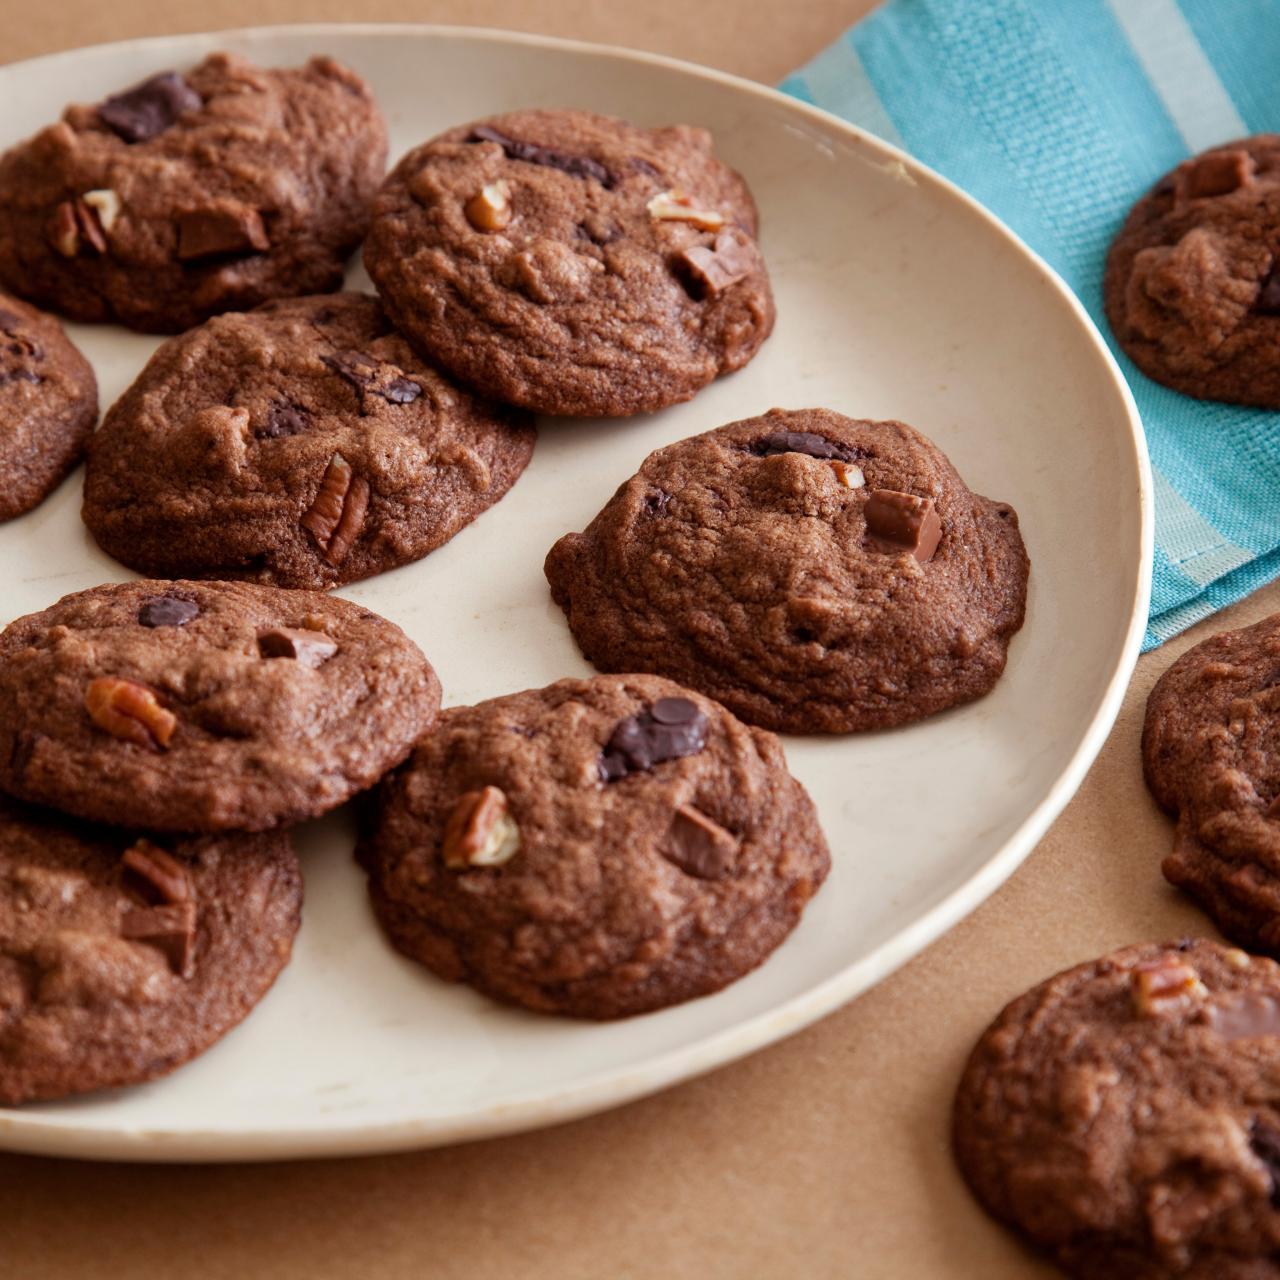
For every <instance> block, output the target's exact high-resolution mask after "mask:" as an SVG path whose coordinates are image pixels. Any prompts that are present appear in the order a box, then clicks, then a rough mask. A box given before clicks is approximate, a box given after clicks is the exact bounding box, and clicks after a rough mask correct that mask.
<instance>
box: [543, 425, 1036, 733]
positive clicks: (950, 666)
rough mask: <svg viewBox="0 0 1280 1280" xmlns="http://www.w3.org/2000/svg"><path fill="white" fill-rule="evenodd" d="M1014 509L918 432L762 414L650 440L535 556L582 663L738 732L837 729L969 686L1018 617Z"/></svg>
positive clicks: (1023, 568) (888, 721) (994, 669)
mask: <svg viewBox="0 0 1280 1280" xmlns="http://www.w3.org/2000/svg"><path fill="white" fill-rule="evenodd" d="M1028 571H1029V564H1028V560H1027V554H1026V551H1025V550H1024V549H1023V545H1022V538H1021V536H1020V534H1019V532H1018V517H1017V515H1016V514H1015V513H1014V511H1013V509H1012V508H1011V507H1009V506H1008V505H1007V504H1005V503H1001V502H992V501H990V500H989V499H987V498H980V497H978V496H976V495H975V494H972V493H970V492H969V490H968V489H967V488H966V487H965V484H964V481H963V480H961V479H960V477H959V476H958V475H957V474H956V472H955V469H954V468H953V467H952V466H951V464H950V463H949V462H948V461H947V459H946V458H945V457H944V456H943V454H942V453H941V452H940V451H939V450H938V449H937V447H936V446H934V445H933V444H931V443H930V442H929V441H928V440H926V439H925V438H924V436H922V435H921V434H920V433H919V432H917V431H914V430H913V429H912V428H911V427H908V426H906V425H904V424H903V423H901V422H861V421H855V420H854V419H851V418H846V417H843V416H842V415H841V414H838V413H833V412H831V411H830V410H828V409H806V410H800V411H795V412H787V411H783V410H781V409H774V410H771V411H770V412H769V413H767V414H765V415H764V416H763V417H760V418H749V419H747V420H745V421H743V422H734V423H731V424H730V425H729V426H726V427H720V428H719V429H717V430H715V431H708V432H707V433H706V434H704V435H700V436H694V437H692V438H691V439H688V440H682V441H680V442H679V443H677V444H673V445H669V446H668V447H667V448H665V449H659V450H658V451H657V452H656V453H653V454H650V455H649V457H648V458H646V459H645V461H644V463H643V465H642V466H641V468H640V470H639V471H638V472H637V473H636V475H634V476H633V477H632V478H631V479H630V480H628V481H627V482H626V483H625V484H624V485H623V486H622V487H621V488H620V489H619V490H618V492H617V493H615V494H614V496H613V498H612V499H610V501H609V503H608V505H607V506H605V508H604V510H603V511H601V512H600V514H599V515H598V516H596V518H595V519H594V520H593V521H592V522H591V524H590V525H589V526H588V527H587V529H586V531H585V532H584V533H572V534H568V535H566V536H565V537H563V538H561V539H560V541H559V542H557V543H556V545H555V546H554V547H552V549H551V552H550V554H549V555H548V556H547V561H546V573H547V578H548V580H549V581H550V583H551V594H552V596H553V597H554V598H555V601H556V603H557V604H559V605H560V606H561V607H562V608H563V609H564V611H565V613H566V614H567V615H568V618H569V627H570V629H571V630H572V631H573V634H574V637H575V638H576V640H577V641H578V644H579V645H580V646H581V647H582V652H583V654H584V655H585V656H586V658H587V659H588V661H590V662H592V663H594V664H595V665H596V666H597V667H599V668H600V669H601V670H604V671H654V672H657V673H659V674H661V675H664V676H669V677H671V679H673V680H679V681H680V682H681V683H682V684H687V685H689V686H690V687H691V688H694V689H698V690H700V691H701V692H702V693H705V694H707V695H708V696H710V697H713V698H716V699H718V700H719V701H720V702H723V703H724V704H725V706H727V707H728V708H729V709H730V710H731V711H733V712H734V713H735V714H736V715H739V716H741V717H742V718H743V719H744V720H746V721H748V722H749V723H751V724H757V725H761V726H763V727H765V728H767V729H774V730H778V731H782V732H791V733H847V732H850V731H853V730H861V729H878V728H883V727H885V726H887V725H893V724H899V723H902V722H904V721H908V720H917V719H919V718H920V717H922V716H926V715H929V714H931V713H932V712H935V711H940V710H942V709H943V708H944V707H950V706H954V705H956V704H957V703H961V702H968V701H969V700H971V699H973V698H978V697H981V696H982V695H983V694H984V693H986V692H987V691H988V690H989V689H990V688H991V686H992V685H993V684H995V682H996V680H997V679H998V678H999V676H1000V673H1001V672H1002V671H1003V670H1004V665H1005V657H1006V651H1007V649H1008V645H1009V640H1010V638H1011V636H1012V635H1013V633H1014V632H1015V631H1017V630H1018V628H1019V627H1020V626H1021V625H1022V618H1023V609H1024V605H1025V601H1026V592H1027V575H1028Z"/></svg>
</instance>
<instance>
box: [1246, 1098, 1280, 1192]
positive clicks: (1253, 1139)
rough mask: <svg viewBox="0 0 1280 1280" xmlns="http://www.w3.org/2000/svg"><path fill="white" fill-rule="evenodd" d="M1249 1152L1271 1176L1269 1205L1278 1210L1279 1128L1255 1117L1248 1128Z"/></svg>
mask: <svg viewBox="0 0 1280 1280" xmlns="http://www.w3.org/2000/svg"><path fill="white" fill-rule="evenodd" d="M1249 1150H1250V1151H1252V1152H1253V1154H1254V1155H1255V1156H1257V1157H1258V1159H1259V1160H1261V1161H1262V1163H1263V1165H1264V1166H1265V1167H1266V1170H1267V1172H1268V1173H1269V1174H1270V1175H1271V1203H1272V1205H1273V1206H1274V1207H1275V1208H1277V1209H1280V1128H1277V1127H1276V1125H1275V1123H1274V1122H1273V1121H1271V1120H1269V1119H1268V1118H1267V1117H1266V1116H1255V1117H1254V1121H1253V1124H1252V1125H1251V1126H1250V1128H1249Z"/></svg>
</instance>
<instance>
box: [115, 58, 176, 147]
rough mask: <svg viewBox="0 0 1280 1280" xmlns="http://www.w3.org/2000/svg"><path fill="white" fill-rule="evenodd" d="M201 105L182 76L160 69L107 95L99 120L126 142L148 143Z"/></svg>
mask: <svg viewBox="0 0 1280 1280" xmlns="http://www.w3.org/2000/svg"><path fill="white" fill-rule="evenodd" d="M200 105H201V101H200V95H199V94H198V93H197V92H196V91H195V90H194V89H193V88H192V87H191V86H190V85H189V84H188V83H187V82H186V81H185V80H184V79H183V78H182V76H180V75H179V74H178V73H177V72H176V71H163V72H161V73H160V74H159V75H156V76H152V77H151V78H150V79H148V80H144V81H143V82H142V83H141V84H138V85H135V86H134V87H133V88H132V89H126V90H125V92H124V93H119V94H116V95H115V97H112V98H108V99H107V100H106V101H105V102H104V103H102V105H101V106H99V107H98V119H99V120H101V121H102V123H103V124H105V125H106V126H107V128H108V129H110V130H111V132H112V133H114V134H115V135H116V136H117V137H119V138H122V139H124V141H125V142H128V143H134V142H147V141H149V140H150V139H152V138H155V137H157V136H158V135H160V134H162V133H163V132H164V131H165V130H166V129H167V128H169V126H170V125H171V124H173V123H174V122H175V121H176V120H177V119H178V117H179V116H180V115H182V113H183V112H184V111H194V110H195V109H196V108H197V107H199V106H200Z"/></svg>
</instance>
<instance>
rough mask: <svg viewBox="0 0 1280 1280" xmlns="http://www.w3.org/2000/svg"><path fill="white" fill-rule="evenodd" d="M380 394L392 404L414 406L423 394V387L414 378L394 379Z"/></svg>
mask: <svg viewBox="0 0 1280 1280" xmlns="http://www.w3.org/2000/svg"><path fill="white" fill-rule="evenodd" d="M378 394H379V395H380V396H381V397H382V398H383V399H384V400H389V401H390V402H391V403H392V404H412V403H413V402H414V401H415V400H416V399H417V398H418V397H419V396H420V395H421V394H422V387H421V385H420V384H419V383H417V382H414V380H413V379H412V378H392V380H391V381H390V382H388V383H387V385H386V386H385V387H383V388H382V389H381V390H380V391H379V392H378Z"/></svg>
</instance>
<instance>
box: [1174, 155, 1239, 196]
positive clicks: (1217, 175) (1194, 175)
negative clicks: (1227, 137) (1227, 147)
mask: <svg viewBox="0 0 1280 1280" xmlns="http://www.w3.org/2000/svg"><path fill="white" fill-rule="evenodd" d="M1255 168H1256V165H1255V164H1254V160H1253V157H1252V156H1251V155H1250V154H1249V153H1248V152H1247V151H1218V152H1211V153H1210V154H1209V155H1205V156H1200V157H1199V158H1198V159H1197V160H1195V161H1194V162H1193V163H1192V165H1191V166H1190V168H1187V169H1183V170H1182V172H1181V174H1180V178H1181V183H1182V196H1183V198H1184V199H1188V200H1202V199H1204V198H1206V197H1208V196H1228V195H1230V194H1231V193H1232V192H1233V191H1235V190H1237V189H1238V188H1240V187H1243V186H1246V185H1247V184H1248V183H1249V182H1251V181H1252V180H1253V171H1254V169H1255Z"/></svg>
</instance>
